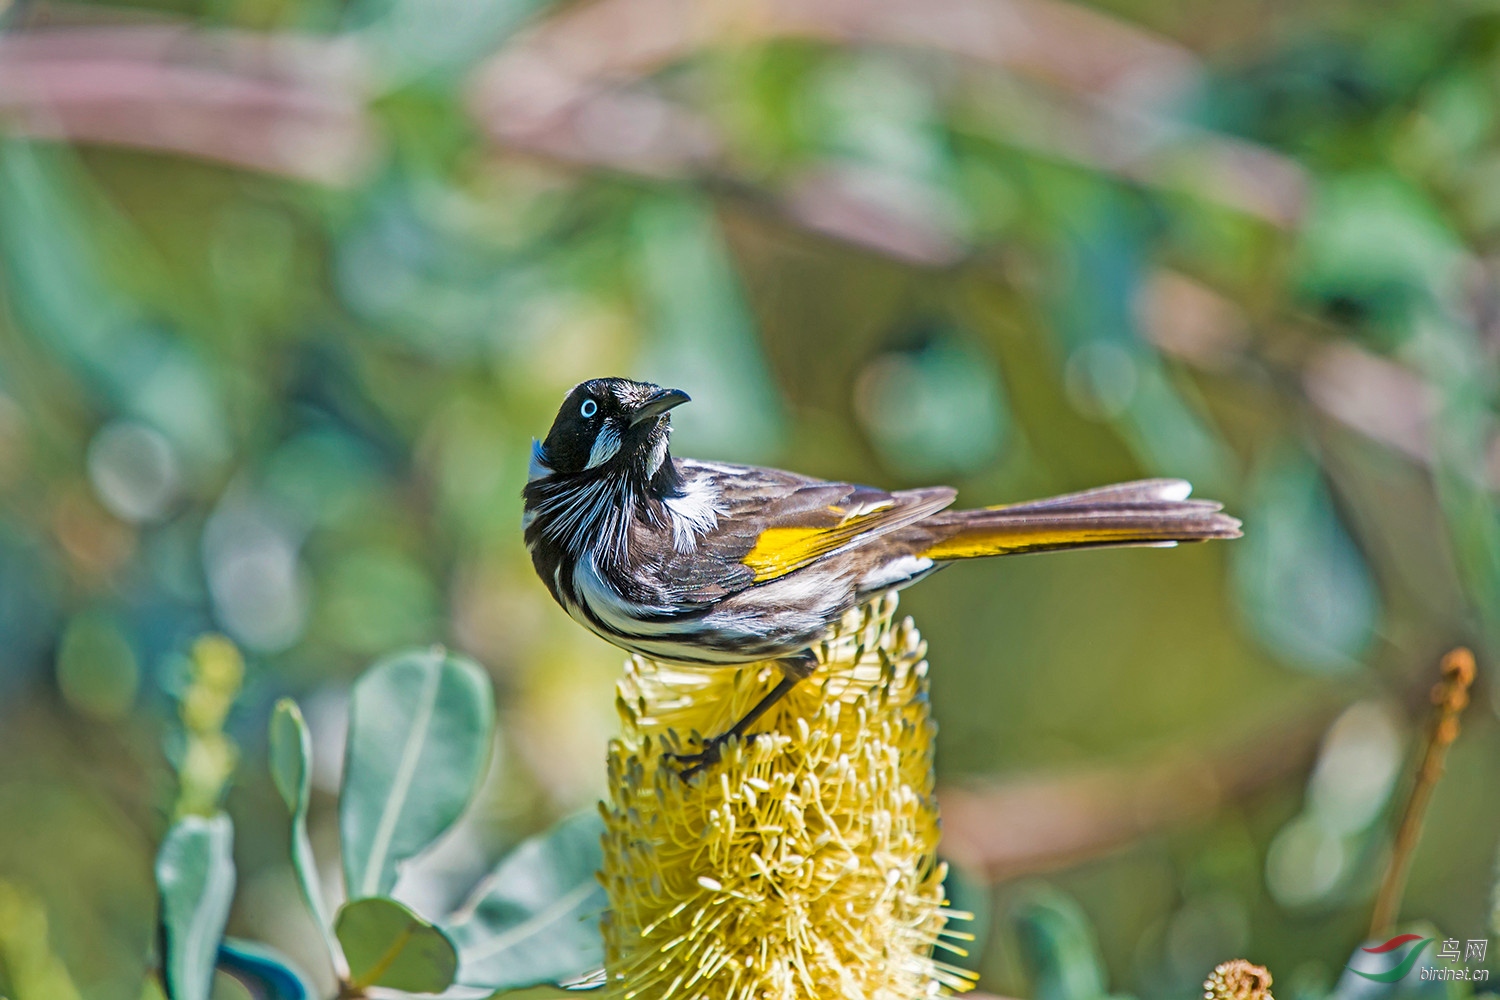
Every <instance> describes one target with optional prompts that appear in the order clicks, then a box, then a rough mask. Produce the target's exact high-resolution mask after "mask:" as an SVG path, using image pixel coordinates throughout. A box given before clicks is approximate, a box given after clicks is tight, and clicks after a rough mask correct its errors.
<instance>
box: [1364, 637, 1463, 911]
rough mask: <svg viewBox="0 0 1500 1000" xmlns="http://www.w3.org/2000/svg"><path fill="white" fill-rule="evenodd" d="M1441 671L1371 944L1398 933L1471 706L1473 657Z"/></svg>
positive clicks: (1459, 657)
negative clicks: (1409, 884)
mask: <svg viewBox="0 0 1500 1000" xmlns="http://www.w3.org/2000/svg"><path fill="white" fill-rule="evenodd" d="M1441 669H1442V674H1443V677H1442V680H1440V681H1438V682H1437V684H1435V685H1434V686H1433V688H1432V703H1433V705H1434V706H1435V708H1434V709H1433V713H1432V727H1431V729H1430V730H1429V732H1428V735H1427V744H1426V747H1425V748H1424V750H1423V752H1422V763H1421V766H1420V767H1419V768H1418V770H1417V775H1416V779H1415V780H1414V781H1413V782H1412V787H1411V794H1410V795H1409V796H1407V799H1406V806H1405V808H1404V809H1403V810H1402V812H1401V825H1400V826H1398V827H1397V828H1396V843H1395V845H1394V847H1393V848H1392V850H1391V863H1390V867H1388V868H1387V869H1386V872H1385V879H1384V880H1383V881H1382V882H1381V883H1380V893H1379V894H1378V895H1377V896H1376V897H1375V911H1374V913H1373V914H1372V915H1371V917H1370V938H1371V939H1372V940H1379V939H1382V938H1385V937H1388V936H1389V935H1390V933H1391V931H1392V930H1394V929H1395V925H1396V917H1397V915H1398V914H1399V912H1400V910H1401V896H1402V894H1403V893H1404V892H1405V890H1406V876H1407V872H1408V871H1409V870H1410V868H1411V859H1412V855H1413V854H1414V853H1415V852H1416V848H1417V842H1418V841H1419V840H1421V839H1422V819H1423V817H1424V816H1426V814H1427V804H1428V802H1429V801H1431V799H1432V790H1433V788H1434V787H1436V785H1437V783H1438V779H1439V778H1441V777H1442V776H1443V761H1444V759H1445V758H1446V757H1447V755H1448V747H1450V746H1452V744H1453V741H1454V740H1456V739H1457V738H1458V717H1459V715H1460V714H1461V713H1462V712H1463V710H1464V708H1465V707H1467V706H1468V704H1469V685H1471V684H1473V683H1474V654H1473V653H1471V652H1469V651H1468V650H1467V649H1464V648H1463V647H1461V646H1460V647H1459V648H1457V649H1454V650H1452V651H1450V652H1449V653H1448V655H1447V656H1444V657H1443V662H1442V667H1441Z"/></svg>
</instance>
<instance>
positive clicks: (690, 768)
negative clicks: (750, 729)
mask: <svg viewBox="0 0 1500 1000" xmlns="http://www.w3.org/2000/svg"><path fill="white" fill-rule="evenodd" d="M735 735H737V734H735V733H722V734H720V735H718V736H715V737H713V738H712V739H707V740H704V741H703V749H702V750H699V751H698V752H697V753H669V754H664V756H665V757H666V758H667V759H668V760H670V761H672V762H674V763H676V764H680V765H683V766H682V767H681V768H680V769H679V770H678V772H677V776H678V777H679V778H681V779H682V780H683V781H687V780H688V779H689V778H691V777H693V776H694V775H695V774H699V773H700V772H702V771H706V770H708V769H709V768H710V767H713V766H714V765H715V764H717V763H718V762H719V757H720V756H721V754H722V753H723V750H724V744H725V743H728V742H729V740H730V739H731V738H732V737H734V736H735ZM754 738H755V737H754V736H749V737H746V740H747V741H748V740H752V739H754Z"/></svg>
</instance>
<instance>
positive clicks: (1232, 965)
mask: <svg viewBox="0 0 1500 1000" xmlns="http://www.w3.org/2000/svg"><path fill="white" fill-rule="evenodd" d="M1203 1000H1275V998H1274V997H1272V996H1271V973H1270V970H1268V969H1267V968H1266V967H1265V966H1263V965H1256V964H1254V963H1253V962H1247V961H1245V960H1244V959H1243V958H1236V959H1234V960H1233V961H1229V962H1221V963H1219V965H1217V966H1216V967H1215V968H1214V971H1213V972H1211V973H1209V976H1208V979H1206V980H1205V981H1204V983H1203Z"/></svg>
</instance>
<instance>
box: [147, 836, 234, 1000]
mask: <svg viewBox="0 0 1500 1000" xmlns="http://www.w3.org/2000/svg"><path fill="white" fill-rule="evenodd" d="M233 848H234V826H233V824H232V823H230V821H229V817H228V816H226V815H224V814H223V813H219V814H218V815H217V816H212V817H203V816H187V817H184V818H183V819H181V820H178V821H177V822H176V823H175V824H173V826H172V829H170V830H168V831H167V837H166V839H165V840H163V841H162V845H161V850H160V851H158V852H157V855H156V886H157V891H158V892H159V893H160V895H161V937H162V985H163V987H164V988H165V989H166V993H167V997H168V998H169V1000H208V996H209V990H210V988H211V986H212V984H213V975H214V962H215V958H216V956H217V955H218V951H219V940H220V939H221V938H222V937H223V936H224V924H225V922H226V921H228V919H229V904H230V903H231V902H232V901H233V899H234V855H233Z"/></svg>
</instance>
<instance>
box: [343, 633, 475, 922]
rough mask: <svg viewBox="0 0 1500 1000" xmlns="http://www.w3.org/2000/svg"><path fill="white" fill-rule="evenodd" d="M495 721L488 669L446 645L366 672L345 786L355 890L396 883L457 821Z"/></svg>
mask: <svg viewBox="0 0 1500 1000" xmlns="http://www.w3.org/2000/svg"><path fill="white" fill-rule="evenodd" d="M494 724H495V706H494V699H493V697H492V695H491V691H490V680H489V677H488V676H486V675H485V673H484V671H482V670H480V669H479V667H477V666H475V665H474V664H473V663H472V662H470V661H469V660H466V659H462V658H460V657H455V656H450V655H449V654H448V653H446V652H445V651H443V650H441V649H434V650H425V651H422V652H411V653H401V654H398V655H396V656H393V657H390V658H388V659H386V660H382V661H381V662H379V663H377V664H376V665H375V666H373V667H371V668H370V669H369V670H368V671H366V672H365V675H364V676H363V677H361V678H360V679H359V681H358V682H357V683H356V684H355V685H354V694H353V698H352V702H351V704H350V708H349V742H348V745H347V746H346V748H345V751H344V785H343V788H342V789H341V791H340V793H339V834H340V838H341V841H342V846H343V852H344V879H345V885H346V887H347V888H348V892H349V898H351V899H361V898H364V897H368V896H379V895H384V894H386V893H388V892H390V890H391V887H392V886H394V885H395V884H396V874H397V872H396V869H397V866H398V865H400V864H401V863H402V862H404V861H406V860H407V859H408V858H411V857H412V856H414V855H416V854H418V853H420V852H421V851H422V850H423V849H424V848H426V847H427V846H428V845H429V844H431V843H432V842H433V841H434V840H436V839H437V838H438V837H439V836H441V835H442V833H443V831H445V830H447V829H448V827H450V826H451V825H453V822H454V820H456V819H458V817H459V816H460V815H461V814H462V813H463V811H464V809H465V807H467V806H468V804H469V800H470V798H472V797H473V795H474V792H475V790H476V789H477V788H478V786H479V782H480V780H481V779H482V778H483V777H484V772H485V769H486V767H487V765H488V763H489V753H490V740H491V736H492V732H493V729H494Z"/></svg>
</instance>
